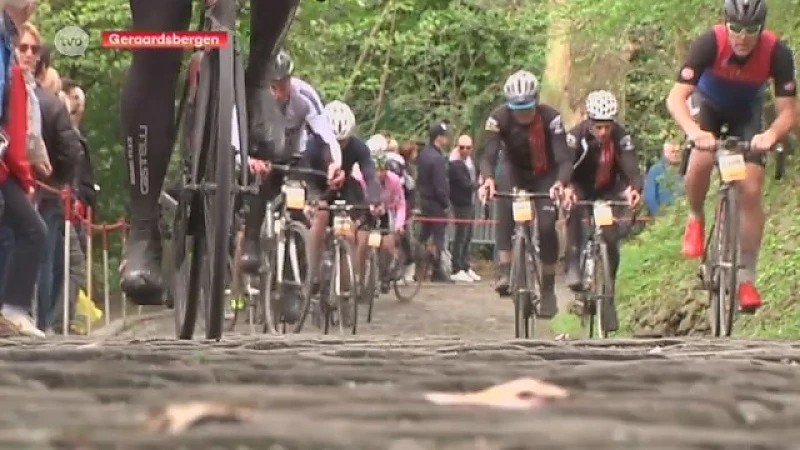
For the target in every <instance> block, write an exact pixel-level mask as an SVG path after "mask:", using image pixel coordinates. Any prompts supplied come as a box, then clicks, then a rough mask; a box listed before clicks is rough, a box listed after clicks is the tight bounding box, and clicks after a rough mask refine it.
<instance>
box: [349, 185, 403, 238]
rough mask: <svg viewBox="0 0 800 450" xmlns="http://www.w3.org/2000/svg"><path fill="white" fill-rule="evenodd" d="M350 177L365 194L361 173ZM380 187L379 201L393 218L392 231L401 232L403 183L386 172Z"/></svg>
mask: <svg viewBox="0 0 800 450" xmlns="http://www.w3.org/2000/svg"><path fill="white" fill-rule="evenodd" d="M352 177H353V178H355V179H356V180H358V182H359V183H361V187H362V188H363V189H364V191H365V192H366V189H367V183H366V182H364V177H363V176H362V175H361V173H359V174H357V175H356V174H352ZM378 181H380V180H378ZM380 185H381V201H382V202H383V205H384V206H385V207H386V209H387V211H388V212H389V214H391V215H392V216H393V217H394V229H395V231H402V230H403V227H404V226H405V223H406V194H405V192H404V191H403V183H402V181H401V180H400V177H398V176H397V174H395V173H394V172H392V171H390V170H387V171H386V178H385V179H384V181H383V182H382V183H380Z"/></svg>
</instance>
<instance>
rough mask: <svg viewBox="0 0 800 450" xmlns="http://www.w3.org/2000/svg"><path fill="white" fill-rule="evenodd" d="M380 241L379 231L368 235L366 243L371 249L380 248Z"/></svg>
mask: <svg viewBox="0 0 800 450" xmlns="http://www.w3.org/2000/svg"><path fill="white" fill-rule="evenodd" d="M382 239H383V236H382V235H381V233H380V231H373V232H372V233H370V234H369V240H368V241H367V243H368V244H369V246H370V247H372V248H378V247H380V246H381V240H382Z"/></svg>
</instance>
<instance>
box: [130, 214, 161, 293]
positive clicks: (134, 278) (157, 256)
mask: <svg viewBox="0 0 800 450" xmlns="http://www.w3.org/2000/svg"><path fill="white" fill-rule="evenodd" d="M120 285H121V287H122V290H123V291H124V292H125V294H126V295H127V296H128V298H130V299H131V301H133V302H134V303H136V304H137V305H140V306H154V305H163V304H164V299H163V297H162V292H163V289H164V279H163V277H162V275H161V232H160V230H159V226H158V221H157V220H148V221H141V222H136V223H133V224H132V225H131V231H130V235H129V236H128V241H127V243H126V246H125V262H124V264H123V270H122V274H121V279H120Z"/></svg>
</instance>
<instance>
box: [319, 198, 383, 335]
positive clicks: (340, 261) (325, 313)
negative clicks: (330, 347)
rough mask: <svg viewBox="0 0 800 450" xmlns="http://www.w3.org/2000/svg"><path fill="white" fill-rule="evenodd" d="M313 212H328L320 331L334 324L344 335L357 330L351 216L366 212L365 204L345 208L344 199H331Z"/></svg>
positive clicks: (321, 282)
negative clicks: (321, 328)
mask: <svg viewBox="0 0 800 450" xmlns="http://www.w3.org/2000/svg"><path fill="white" fill-rule="evenodd" d="M317 209H318V210H321V211H328V212H329V213H330V221H329V224H328V228H327V230H326V232H325V243H324V245H323V247H322V249H323V250H322V261H321V268H320V272H319V273H320V300H319V306H320V308H319V309H320V311H319V313H320V314H321V316H322V317H321V321H322V327H323V332H324V333H325V334H328V333H329V332H330V327H331V326H332V325H338V328H339V332H340V333H342V334H344V333H346V332H347V330H346V329H349V331H350V332H351V334H356V333H357V331H358V301H357V298H358V283H357V278H358V277H357V276H356V271H355V264H354V260H353V258H354V249H353V245H352V244H351V240H352V239H353V238H354V237H355V234H356V223H355V221H354V220H353V219H352V217H351V214H353V213H364V212H369V211H370V206H369V205H348V204H347V202H346V201H345V200H342V199H335V200H334V201H333V203H332V204H328V205H321V204H318V205H317Z"/></svg>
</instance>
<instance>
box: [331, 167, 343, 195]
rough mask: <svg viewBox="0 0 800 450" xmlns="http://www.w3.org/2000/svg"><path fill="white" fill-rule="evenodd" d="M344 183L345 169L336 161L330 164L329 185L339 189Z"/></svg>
mask: <svg viewBox="0 0 800 450" xmlns="http://www.w3.org/2000/svg"><path fill="white" fill-rule="evenodd" d="M343 184H344V170H342V168H341V167H339V165H338V164H336V163H331V164H330V165H329V166H328V185H329V186H330V187H332V188H334V189H339V188H340V187H342V185H343Z"/></svg>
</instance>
